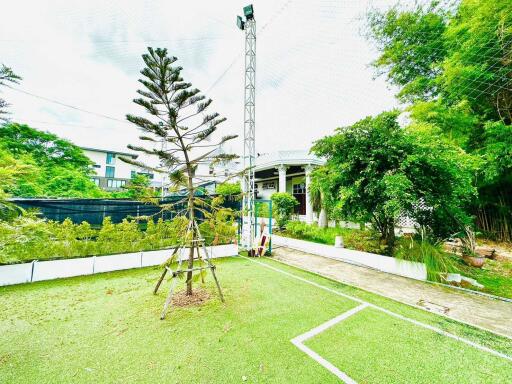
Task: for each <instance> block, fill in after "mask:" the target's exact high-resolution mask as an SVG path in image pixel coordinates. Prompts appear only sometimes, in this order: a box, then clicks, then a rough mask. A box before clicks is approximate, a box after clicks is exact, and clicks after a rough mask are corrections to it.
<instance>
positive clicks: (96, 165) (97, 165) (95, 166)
mask: <svg viewBox="0 0 512 384" xmlns="http://www.w3.org/2000/svg"><path fill="white" fill-rule="evenodd" d="M93 167H94V168H101V165H99V164H94V165H93Z"/></svg>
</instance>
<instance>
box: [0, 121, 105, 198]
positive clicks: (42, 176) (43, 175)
mask: <svg viewBox="0 0 512 384" xmlns="http://www.w3.org/2000/svg"><path fill="white" fill-rule="evenodd" d="M0 140H1V142H2V144H1V147H0V153H4V155H0V158H2V157H3V158H4V159H5V158H6V156H10V157H12V158H13V159H15V161H16V162H17V163H18V167H19V168H21V169H23V170H24V171H23V172H18V174H17V176H16V177H15V178H14V180H13V182H11V183H10V184H9V186H8V187H6V188H4V190H5V191H6V192H7V193H9V194H11V195H12V196H16V197H92V198H95V197H104V196H105V195H106V194H105V192H103V191H102V190H100V189H99V188H98V186H97V185H96V184H94V183H93V182H92V181H91V180H90V176H91V170H90V169H89V165H90V164H91V162H90V160H89V159H88V158H87V157H86V156H85V155H84V154H83V151H82V150H81V149H80V148H79V147H77V146H76V145H74V144H72V143H70V142H69V141H67V140H64V139H60V138H59V137H57V136H56V135H54V134H51V133H47V132H41V131H38V130H36V129H34V128H30V127H28V126H27V125H20V124H16V123H10V124H6V125H4V126H2V127H0ZM0 161H1V160H0ZM2 167H7V165H1V164H0V168H2Z"/></svg>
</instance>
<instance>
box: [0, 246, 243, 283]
mask: <svg viewBox="0 0 512 384" xmlns="http://www.w3.org/2000/svg"><path fill="white" fill-rule="evenodd" d="M207 251H208V254H209V255H210V257H211V258H218V257H228V256H236V255H238V245H236V244H227V245H216V246H212V247H207ZM170 255H171V250H169V249H162V250H158V251H144V252H134V253H122V254H118V255H110V256H92V257H83V258H75V259H63V260H51V261H33V262H31V263H24V264H13V265H2V266H0V286H3V285H13V284H22V283H30V282H33V281H42V280H52V279H58V278H63V277H73V276H83V275H92V274H95V273H102V272H111V271H120V270H123V269H132V268H142V267H149V266H153V265H159V264H162V263H163V262H165V261H166V260H167V259H168V258H169V256H170ZM180 257H181V258H182V259H183V260H185V259H186V258H187V257H188V249H183V250H182V251H181V255H180Z"/></svg>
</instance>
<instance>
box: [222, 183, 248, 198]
mask: <svg viewBox="0 0 512 384" xmlns="http://www.w3.org/2000/svg"><path fill="white" fill-rule="evenodd" d="M215 192H216V193H218V194H219V195H222V196H233V195H240V194H241V193H242V189H241V187H240V183H222V184H219V185H217V188H216V189H215Z"/></svg>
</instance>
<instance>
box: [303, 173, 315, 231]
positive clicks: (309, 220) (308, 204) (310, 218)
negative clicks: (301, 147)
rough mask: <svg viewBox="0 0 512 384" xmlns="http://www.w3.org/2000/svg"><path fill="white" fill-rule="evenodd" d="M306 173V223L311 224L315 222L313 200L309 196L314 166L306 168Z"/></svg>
mask: <svg viewBox="0 0 512 384" xmlns="http://www.w3.org/2000/svg"><path fill="white" fill-rule="evenodd" d="M304 170H305V171H306V223H308V224H311V223H312V222H313V207H312V206H311V199H310V196H309V184H310V182H311V171H312V170H313V166H312V165H310V164H308V165H306V166H305V167H304Z"/></svg>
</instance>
